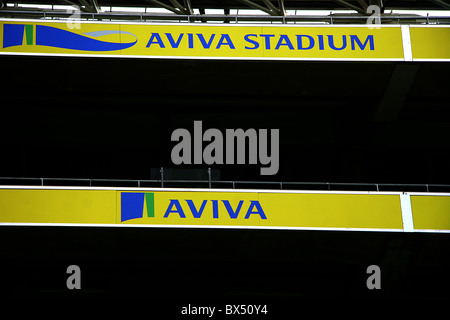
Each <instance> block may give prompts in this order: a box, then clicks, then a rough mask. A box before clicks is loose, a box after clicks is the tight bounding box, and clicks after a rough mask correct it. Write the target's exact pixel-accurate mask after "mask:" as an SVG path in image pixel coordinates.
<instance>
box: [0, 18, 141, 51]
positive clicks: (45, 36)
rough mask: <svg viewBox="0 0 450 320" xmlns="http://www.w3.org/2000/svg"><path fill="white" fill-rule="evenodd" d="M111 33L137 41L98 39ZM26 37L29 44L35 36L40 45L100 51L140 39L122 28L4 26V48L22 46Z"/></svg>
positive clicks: (120, 47) (122, 47)
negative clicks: (76, 29)
mask: <svg viewBox="0 0 450 320" xmlns="http://www.w3.org/2000/svg"><path fill="white" fill-rule="evenodd" d="M34 34H35V37H34ZM111 34H129V35H132V36H133V37H134V38H135V41H133V42H128V43H120V42H107V41H101V40H99V39H97V38H99V37H102V36H106V35H111ZM24 35H25V37H24ZM24 38H25V39H26V44H27V45H33V39H34V38H35V39H36V43H35V44H36V45H39V46H47V47H54V48H61V49H71V50H80V51H99V52H100V51H115V50H122V49H127V48H130V47H132V46H134V45H135V44H136V43H137V41H138V40H137V37H136V36H135V35H134V34H132V33H130V32H126V31H120V30H102V31H93V32H86V33H82V34H79V33H76V32H71V31H67V30H63V29H59V28H55V27H49V26H41V25H36V26H33V25H28V24H5V25H4V26H3V48H8V47H13V46H21V45H23V42H24Z"/></svg>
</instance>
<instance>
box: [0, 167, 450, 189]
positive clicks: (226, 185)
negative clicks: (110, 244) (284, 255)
mask: <svg viewBox="0 0 450 320" xmlns="http://www.w3.org/2000/svg"><path fill="white" fill-rule="evenodd" d="M209 173H210V171H209ZM0 185H4V186H10V185H11V186H65V187H73V186H81V187H133V188H136V187H137V188H209V189H219V188H220V189H272V190H276V189H277V190H326V191H400V192H450V185H447V184H414V183H413V184H408V183H359V182H358V183H349V182H291V181H286V182H282V181H279V182H277V181H226V180H212V179H211V175H210V174H209V178H208V179H207V180H181V179H164V174H163V172H161V179H150V180H148V179H82V178H24V177H0Z"/></svg>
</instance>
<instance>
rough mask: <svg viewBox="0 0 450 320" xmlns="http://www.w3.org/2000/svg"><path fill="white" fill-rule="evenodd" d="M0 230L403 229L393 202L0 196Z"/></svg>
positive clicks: (302, 197)
mask: <svg viewBox="0 0 450 320" xmlns="http://www.w3.org/2000/svg"><path fill="white" fill-rule="evenodd" d="M0 222H1V223H50V224H51V223H76V224H79V223H81V224H117V225H119V224H133V225H138V224H146V225H192V226H241V227H292V228H339V229H341V228H350V229H399V230H401V229H402V214H401V207H400V200H399V196H398V195H386V194H345V193H343V194H333V193H271V192H214V191H212V192H204V191H199V192H192V191H190V192H187V191H140V190H137V191H119V190H117V191H116V190H68V189H66V190H64V189H58V190H48V189H0Z"/></svg>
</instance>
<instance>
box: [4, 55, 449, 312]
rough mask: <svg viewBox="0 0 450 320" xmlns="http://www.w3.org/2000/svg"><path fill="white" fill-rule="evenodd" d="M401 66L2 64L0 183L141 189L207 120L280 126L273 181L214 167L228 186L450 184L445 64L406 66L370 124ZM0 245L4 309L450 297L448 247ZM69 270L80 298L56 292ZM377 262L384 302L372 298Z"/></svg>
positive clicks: (144, 240) (269, 237) (167, 239)
mask: <svg viewBox="0 0 450 320" xmlns="http://www.w3.org/2000/svg"><path fill="white" fill-rule="evenodd" d="M399 65H400V64H399V63H394V62H379V63H378V62H377V63H375V62H370V63H353V62H346V63H341V62H320V63H318V62H280V61H278V62H276V61H272V62H267V61H265V62H263V61H218V60H207V61H206V60H205V61H194V60H156V59H134V60H130V59H109V58H59V57H25V56H20V57H17V56H1V57H0V66H1V70H2V77H1V85H0V94H1V107H2V108H1V114H2V115H1V117H0V119H1V120H0V121H1V125H0V148H1V149H0V150H1V156H0V176H3V177H58V178H114V179H115V178H117V179H119V178H120V179H149V178H151V170H152V168H160V167H165V168H173V167H175V166H174V165H173V164H172V163H171V160H170V151H171V148H172V147H173V145H174V144H173V143H172V142H171V141H170V134H171V132H172V131H173V130H174V129H176V128H187V129H189V130H190V131H191V132H192V128H193V121H194V120H202V121H203V127H204V129H206V128H219V129H221V130H225V129H226V128H243V129H247V128H267V129H271V128H277V129H280V170H279V173H278V174H277V175H275V176H260V175H259V166H255V165H253V166H245V165H235V166H229V165H221V166H212V168H213V169H218V170H220V177H221V179H223V180H254V181H261V180H272V181H319V182H320V181H325V182H389V183H443V184H446V183H448V182H449V181H450V180H449V178H450V170H449V166H448V163H449V161H448V160H449V159H448V157H449V156H448V154H449V153H448V150H447V149H448V147H447V146H448V138H449V137H450V125H449V120H448V115H449V108H448V107H449V103H448V101H449V98H450V96H449V95H450V93H449V92H450V91H449V90H448V87H449V86H448V85H449V81H448V74H449V72H450V65H449V64H447V63H422V64H415V65H414V66H413V67H412V68H417V73H416V74H415V76H414V79H413V80H412V83H411V87H410V88H408V90H407V94H406V96H405V97H404V99H402V101H400V102H399V103H400V105H397V107H398V110H399V111H398V114H395V113H394V115H393V116H391V117H390V119H389V120H388V121H386V119H385V120H384V121H377V120H376V119H377V118H376V114H377V108H378V106H379V105H380V103H381V101H382V99H383V97H384V96H385V95H386V91H387V90H388V89H389V86H390V84H389V83H390V80H391V78H392V76H393V73H394V72H395V70H396V68H398V66H399ZM402 65H406V66H410V65H409V64H402ZM403 80H405V79H403ZM396 85H398V84H395V83H394V84H393V85H392V86H393V87H391V88H390V89H391V90H394V92H395V90H396ZM394 100H395V99H394ZM206 167H207V166H190V167H185V168H199V169H205V170H206ZM0 243H2V244H3V245H2V254H1V260H2V262H1V268H2V269H1V270H0V272H1V275H2V278H3V279H2V286H1V288H2V293H3V294H4V296H5V297H6V298H13V299H24V298H29V299H69V300H71V299H86V298H87V299H110V298H117V299H147V302H148V303H154V305H155V307H157V306H161V305H164V303H165V304H166V305H168V306H169V310H170V312H174V314H175V313H177V312H178V311H179V310H181V309H180V308H181V306H185V305H187V304H188V303H193V302H198V304H197V305H212V304H216V305H217V306H218V304H226V303H246V304H248V303H256V304H263V303H275V304H274V308H275V310H277V311H273V312H275V313H276V312H281V311H280V310H281V309H282V308H280V307H276V303H278V304H280V303H285V304H286V305H285V306H290V307H293V306H294V307H295V306H296V305H297V304H298V303H300V302H303V301H306V300H309V299H314V300H316V299H319V300H321V299H331V300H336V299H337V300H370V301H372V300H379V299H382V300H384V299H395V300H397V299H443V300H448V299H449V298H450V296H449V293H448V290H447V288H448V287H449V285H450V281H449V277H448V273H447V271H448V270H449V267H450V261H449V258H448V257H449V255H448V252H449V251H448V249H449V236H448V234H437V233H432V234H429V233H414V234H412V233H389V232H388V233H384V232H336V231H334V232H332V231H275V230H271V231H269V230H229V229H212V230H206V229H165V228H162V229H158V228H130V229H128V228H97V227H89V228H69V227H58V228H54V227H2V229H1V230H0ZM72 264H75V265H79V266H80V267H81V272H82V290H78V291H74V290H73V291H71V290H68V289H67V288H66V286H65V281H66V279H67V277H68V275H67V274H66V268H67V267H68V266H69V265H72ZM372 264H376V265H379V266H380V267H381V272H382V278H381V286H382V289H381V290H368V289H367V287H366V280H367V277H368V274H367V273H366V269H367V267H368V266H369V265H372ZM149 301H150V302H149ZM277 308H278V309H277Z"/></svg>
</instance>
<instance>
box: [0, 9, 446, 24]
mask: <svg viewBox="0 0 450 320" xmlns="http://www.w3.org/2000/svg"><path fill="white" fill-rule="evenodd" d="M77 17H78V19H80V20H87V21H121V20H126V21H134V22H161V21H172V22H187V23H194V22H223V23H236V24H237V23H242V22H246V23H248V22H254V23H279V24H288V23H294V24H295V23H324V24H343V23H346V24H352V23H355V24H365V23H366V22H367V19H368V16H365V15H327V16H317V15H287V16H270V15H225V14H201V15H200V14H194V15H178V14H158V13H133V12H100V13H87V12H77ZM0 18H16V19H20V18H21V19H45V20H69V19H70V20H71V21H73V20H74V18H73V12H69V11H62V10H47V11H46V10H14V9H7V8H5V9H3V10H0ZM376 19H378V17H376ZM379 19H380V21H381V24H450V17H446V16H418V15H399V14H389V15H381V16H380V17H379Z"/></svg>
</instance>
